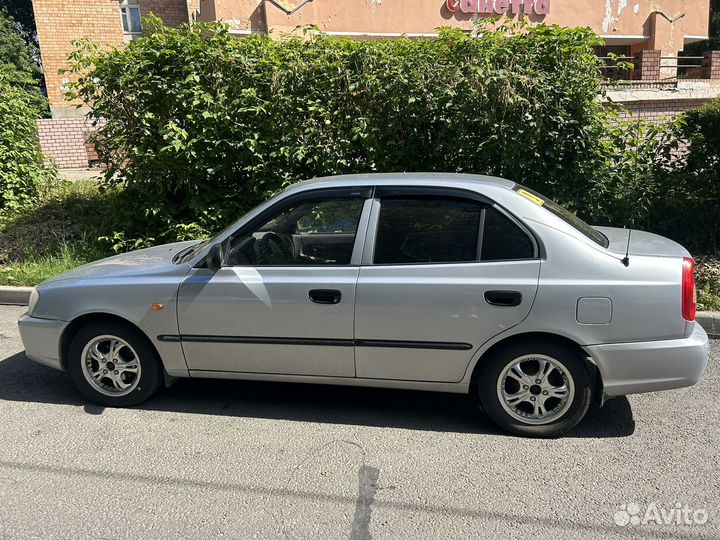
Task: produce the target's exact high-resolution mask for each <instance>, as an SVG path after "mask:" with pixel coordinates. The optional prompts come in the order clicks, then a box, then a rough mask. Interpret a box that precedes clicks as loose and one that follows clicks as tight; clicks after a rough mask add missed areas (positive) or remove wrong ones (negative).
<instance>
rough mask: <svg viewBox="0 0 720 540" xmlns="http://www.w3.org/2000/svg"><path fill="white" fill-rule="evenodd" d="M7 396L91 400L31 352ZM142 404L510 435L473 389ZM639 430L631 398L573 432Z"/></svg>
mask: <svg viewBox="0 0 720 540" xmlns="http://www.w3.org/2000/svg"><path fill="white" fill-rule="evenodd" d="M0 400H9V401H25V402H35V403H49V404H58V405H76V406H82V407H84V410H85V412H87V413H88V414H102V413H103V412H104V408H103V407H101V406H97V405H91V404H88V403H87V401H86V400H85V399H84V398H83V396H81V395H80V394H79V393H78V392H77V391H76V390H75V388H74V387H73V385H72V382H71V381H70V377H69V375H68V374H67V373H63V372H61V371H56V370H54V369H51V368H48V367H45V366H41V365H39V364H36V363H34V362H31V361H30V360H28V359H27V358H26V357H25V353H24V352H23V353H18V354H15V355H13V356H10V357H8V358H5V359H3V360H0ZM136 408H139V409H145V410H153V411H168V412H176V413H192V414H211V415H221V416H228V417H249V418H267V419H273V420H291V421H292V420H295V421H302V422H320V423H330V424H347V425H359V426H376V427H393V428H401V429H416V430H423V431H437V432H457V433H478V434H493V435H504V434H505V433H504V432H502V431H500V430H499V429H498V428H497V427H496V426H495V425H494V424H493V423H492V421H491V420H490V419H489V418H488V417H487V416H486V415H485V414H484V413H478V411H477V406H476V405H475V404H474V402H473V400H472V399H470V397H468V396H466V395H459V394H442V393H435V392H419V391H411V390H392V389H382V388H357V387H346V386H329V385H315V384H292V383H275V382H257V381H229V380H219V379H192V380H191V379H180V380H178V381H177V382H176V383H175V384H174V385H172V386H171V387H170V388H165V389H162V390H161V391H160V392H158V393H157V394H156V395H155V396H154V397H153V398H151V399H149V400H148V401H146V402H145V403H142V404H141V405H138V406H137V407H136ZM634 431H635V421H634V419H633V414H632V409H631V407H630V402H629V401H628V399H627V398H626V397H618V398H614V399H611V400H609V401H608V402H607V403H605V406H604V407H602V408H598V407H593V408H591V410H590V411H589V412H588V415H587V416H586V417H585V419H584V420H583V421H582V422H581V423H580V425H579V426H578V427H577V428H575V429H574V430H573V431H572V432H570V433H568V434H567V435H566V436H568V437H587V438H611V437H627V436H629V435H632V434H633V432H634Z"/></svg>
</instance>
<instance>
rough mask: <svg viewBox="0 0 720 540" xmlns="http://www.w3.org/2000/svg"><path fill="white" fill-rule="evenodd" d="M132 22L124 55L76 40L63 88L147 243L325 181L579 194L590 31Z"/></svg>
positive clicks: (588, 130)
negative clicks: (139, 32) (436, 177)
mask: <svg viewBox="0 0 720 540" xmlns="http://www.w3.org/2000/svg"><path fill="white" fill-rule="evenodd" d="M146 26H151V27H152V32H151V33H150V34H149V35H148V36H147V37H145V38H144V39H139V40H134V41H132V42H131V43H130V44H129V45H128V46H127V47H125V48H123V49H117V50H112V51H102V50H100V49H99V48H98V47H97V46H96V45H94V44H92V43H89V42H81V43H79V44H78V49H77V52H76V53H75V54H74V55H73V58H72V60H73V62H74V66H73V69H74V71H77V72H79V73H82V74H83V77H82V78H81V79H80V82H79V84H78V86H77V87H76V90H75V91H76V93H77V94H78V95H79V96H81V97H82V98H83V99H84V100H85V101H86V102H87V103H88V104H90V106H91V107H92V110H93V113H94V114H95V115H97V116H101V117H103V118H105V119H106V120H107V123H106V124H105V125H103V126H102V127H101V128H100V131H99V133H98V136H99V140H100V141H101V143H102V145H101V146H102V149H101V155H102V158H103V159H104V160H106V161H107V163H108V164H109V169H108V173H107V178H108V181H110V182H117V181H120V180H118V177H117V176H115V174H116V173H120V175H121V178H122V182H126V183H127V185H128V186H129V187H130V188H131V189H133V190H136V191H137V192H138V193H140V194H142V198H141V201H142V203H143V205H144V207H145V208H146V210H147V212H148V215H149V216H150V218H149V219H150V221H149V222H150V223H154V225H152V226H151V229H153V231H151V232H152V234H157V232H158V230H159V229H161V228H163V227H166V229H165V230H168V231H172V227H171V226H172V225H173V224H175V223H194V222H197V223H199V225H200V226H201V227H202V228H209V229H214V228H216V227H217V226H219V225H220V224H221V223H225V222H227V221H228V220H231V219H234V218H236V217H237V215H238V213H239V212H240V211H242V210H243V209H246V208H247V207H249V206H252V205H254V204H255V203H257V202H258V200H260V199H261V198H262V197H264V196H266V194H267V193H269V192H273V191H275V190H277V189H278V188H281V187H283V186H284V185H287V184H288V183H291V182H294V181H297V180H300V179H304V178H309V177H314V176H321V175H330V174H343V173H351V172H371V171H383V172H387V171H421V170H422V171H465V172H477V173H488V174H495V175H500V176H505V177H508V178H513V179H517V180H519V181H522V182H524V183H526V184H528V185H530V186H532V187H534V188H537V189H539V190H541V191H545V192H548V193H550V194H556V193H563V194H566V196H564V197H563V198H564V199H566V200H568V199H571V198H573V197H572V195H575V194H577V193H580V194H582V193H586V192H587V191H588V186H587V185H583V181H582V179H585V178H588V177H589V174H588V170H589V168H591V167H592V166H593V163H594V162H595V161H596V160H597V151H598V148H597V140H598V137H599V133H600V132H601V131H602V125H601V124H600V123H599V122H598V115H599V111H600V108H601V106H600V104H599V102H598V101H597V99H596V98H597V94H598V90H597V89H598V82H599V79H598V71H597V69H596V65H597V64H596V63H597V59H596V57H595V55H594V54H593V49H592V47H593V46H594V45H596V44H597V43H598V39H597V37H596V36H594V34H593V33H592V32H591V31H590V30H588V29H572V30H569V29H561V28H559V27H557V26H546V25H538V26H534V27H522V28H519V27H512V28H511V27H502V28H500V29H497V30H493V31H491V30H490V29H483V28H480V29H479V30H480V35H479V36H478V37H470V36H468V35H465V34H463V33H462V32H460V31H457V30H447V29H446V30H442V31H441V33H440V37H438V38H435V39H422V40H412V39H399V40H380V41H355V40H351V39H338V38H334V37H328V36H324V35H314V36H306V37H304V38H286V39H281V40H278V39H271V38H270V37H268V36H251V37H248V38H242V39H238V38H237V37H234V36H232V35H230V34H229V33H228V30H227V27H225V26H223V25H221V24H196V25H194V26H193V27H192V28H188V27H181V28H179V29H170V28H167V27H164V26H162V25H160V24H159V21H158V20H149V21H146ZM507 34H511V35H507ZM90 66H94V67H92V68H91V67H90ZM216 216H217V220H216ZM153 220H156V221H153ZM172 234H174V232H173V233H172Z"/></svg>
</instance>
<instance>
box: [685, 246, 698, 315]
mask: <svg viewBox="0 0 720 540" xmlns="http://www.w3.org/2000/svg"><path fill="white" fill-rule="evenodd" d="M694 270H695V261H693V260H692V259H691V258H690V257H683V267H682V316H683V319H685V320H686V321H694V320H695V309H696V307H697V293H696V292H695V272H694Z"/></svg>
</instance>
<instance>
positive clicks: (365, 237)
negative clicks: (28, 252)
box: [19, 173, 708, 436]
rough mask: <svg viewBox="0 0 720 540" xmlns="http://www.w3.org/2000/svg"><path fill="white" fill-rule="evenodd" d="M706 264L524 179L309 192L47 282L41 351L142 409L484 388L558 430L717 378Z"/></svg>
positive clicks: (292, 191) (517, 422) (95, 389)
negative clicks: (370, 391) (603, 222)
mask: <svg viewBox="0 0 720 540" xmlns="http://www.w3.org/2000/svg"><path fill="white" fill-rule="evenodd" d="M694 319H695V284H694V279H693V260H692V259H691V258H690V254H689V253H688V252H687V251H686V250H685V249H684V248H683V247H682V246H680V245H679V244H677V243H675V242H673V241H672V240H668V239H667V238H663V237H661V236H657V235H654V234H650V233H646V232H641V231H636V230H630V229H617V228H609V227H590V226H589V225H587V224H586V223H584V222H583V221H581V220H580V219H578V218H577V217H575V216H574V215H573V214H571V213H570V212H568V211H567V210H565V209H563V208H562V207H560V206H558V205H557V204H555V203H553V202H552V201H550V200H548V199H546V198H545V197H543V196H542V195H539V194H537V193H535V192H533V191H532V190H530V189H527V188H525V187H523V186H521V185H519V184H516V183H514V182H511V181H508V180H503V179H499V178H491V177H485V176H474V175H457V174H411V173H406V174H377V175H354V176H343V177H331V178H321V179H315V180H310V181H307V182H302V183H299V184H296V185H293V186H292V187H290V188H288V189H287V190H285V191H284V192H282V193H281V194H280V195H278V196H277V197H275V198H274V199H272V200H270V201H267V202H266V203H264V204H262V205H261V206H259V207H258V208H256V209H255V210H253V211H251V212H250V213H248V214H247V215H246V216H244V217H242V218H241V219H240V220H239V221H237V222H236V223H234V224H232V225H231V226H230V227H228V228H227V229H225V230H224V231H222V232H221V233H220V234H218V235H217V236H216V237H214V238H211V239H208V240H205V241H202V242H180V243H176V244H169V245H164V246H158V247H154V248H150V249H144V250H140V251H136V252H132V253H127V254H123V255H118V256H115V257H110V258H108V259H104V260H101V261H97V262H94V263H91V264H87V265H85V266H82V267H79V268H77V269H75V270H71V271H69V272H66V273H64V274H62V275H60V276H57V277H55V278H53V279H51V280H49V281H46V282H45V283H43V284H41V285H39V286H38V287H37V288H36V289H35V291H34V292H33V294H32V297H31V301H30V305H29V306H28V312H27V314H26V315H24V316H23V317H21V319H20V321H19V325H20V332H21V335H22V339H23V343H24V345H25V347H26V349H27V356H28V357H29V358H30V359H32V360H35V361H37V362H40V363H42V364H45V365H47V366H51V367H54V368H57V369H62V370H67V371H68V372H69V373H70V376H71V378H72V380H73V382H74V384H75V385H76V386H77V388H78V389H79V390H80V392H82V393H83V394H84V395H85V396H86V397H87V398H88V399H89V400H91V401H94V402H97V403H100V404H103V405H108V406H130V405H135V404H137V403H140V402H142V401H143V400H145V399H147V398H148V397H150V396H151V395H152V394H153V393H154V392H155V391H157V390H158V389H159V388H160V387H161V386H163V385H169V384H171V383H172V382H173V381H174V380H175V378H177V377H193V378H194V377H210V378H227V379H252V380H269V381H292V382H299V383H320V384H335V385H355V386H380V387H389V388H408V389H417V390H428V391H437V392H457V393H470V394H471V395H473V396H475V397H477V398H478V401H479V403H480V404H481V406H482V408H483V409H484V410H485V411H486V412H487V414H488V415H489V416H490V417H491V418H492V419H493V420H494V421H495V422H496V423H497V424H499V425H500V426H501V427H503V428H505V429H507V430H509V431H512V432H514V433H518V434H524V435H533V436H553V435H558V434H560V433H562V432H564V431H566V430H568V429H570V428H572V427H573V426H575V425H576V424H577V423H578V422H579V421H580V420H581V419H582V418H583V416H584V415H585V413H586V411H587V410H588V407H589V406H590V404H591V403H592V402H593V401H595V402H597V403H600V404H601V403H602V402H603V401H604V400H605V399H606V398H608V397H612V396H619V395H624V394H630V393H637V392H650V391H656V390H665V389H670V388H678V387H682V386H687V385H691V384H694V383H695V382H696V381H697V380H698V378H699V377H700V375H701V374H702V373H703V370H704V369H705V366H706V364H707V357H708V339H707V335H706V334H705V332H704V331H703V329H702V328H701V327H700V325H698V324H696V323H695V321H694Z"/></svg>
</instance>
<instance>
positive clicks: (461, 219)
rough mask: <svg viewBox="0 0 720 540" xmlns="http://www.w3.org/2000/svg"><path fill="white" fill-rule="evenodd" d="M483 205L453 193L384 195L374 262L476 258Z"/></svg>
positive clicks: (397, 262)
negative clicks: (451, 194) (443, 194)
mask: <svg viewBox="0 0 720 540" xmlns="http://www.w3.org/2000/svg"><path fill="white" fill-rule="evenodd" d="M482 208H483V206H482V205H480V204H479V203H475V202H473V201H469V200H465V199H457V198H452V197H397V198H385V199H382V201H381V202H380V216H379V218H378V229H377V236H376V238H375V255H374V258H373V262H374V263H375V264H409V263H416V264H417V263H452V262H472V261H477V255H478V238H479V232H480V215H481V211H482Z"/></svg>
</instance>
